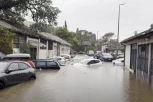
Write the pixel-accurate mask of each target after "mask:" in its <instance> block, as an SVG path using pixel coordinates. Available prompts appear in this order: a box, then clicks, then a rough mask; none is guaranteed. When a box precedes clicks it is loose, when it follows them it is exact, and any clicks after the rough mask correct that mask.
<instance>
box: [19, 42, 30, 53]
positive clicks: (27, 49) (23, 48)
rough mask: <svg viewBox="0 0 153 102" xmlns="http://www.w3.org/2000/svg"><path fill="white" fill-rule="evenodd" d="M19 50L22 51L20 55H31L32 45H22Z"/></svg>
mask: <svg viewBox="0 0 153 102" xmlns="http://www.w3.org/2000/svg"><path fill="white" fill-rule="evenodd" d="M19 49H20V53H28V54H30V45H29V44H26V43H23V44H20V46H19Z"/></svg>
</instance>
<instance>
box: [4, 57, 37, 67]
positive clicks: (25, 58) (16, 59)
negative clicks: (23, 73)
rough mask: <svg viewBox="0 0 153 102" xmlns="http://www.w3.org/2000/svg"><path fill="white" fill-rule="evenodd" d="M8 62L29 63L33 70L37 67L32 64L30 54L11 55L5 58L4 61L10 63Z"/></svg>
mask: <svg viewBox="0 0 153 102" xmlns="http://www.w3.org/2000/svg"><path fill="white" fill-rule="evenodd" d="M8 60H15V61H25V62H27V63H29V64H30V65H31V67H32V68H35V65H34V63H33V62H32V60H31V57H30V55H29V54H9V55H6V56H5V57H4V58H3V61H8Z"/></svg>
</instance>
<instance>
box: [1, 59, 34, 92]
mask: <svg viewBox="0 0 153 102" xmlns="http://www.w3.org/2000/svg"><path fill="white" fill-rule="evenodd" d="M0 66H1V67H0V89H3V88H5V87H7V86H10V85H14V84H18V83H22V82H24V81H28V80H30V79H36V73H35V69H33V68H31V66H30V65H29V64H28V63H26V62H23V61H9V62H7V61H4V62H0Z"/></svg>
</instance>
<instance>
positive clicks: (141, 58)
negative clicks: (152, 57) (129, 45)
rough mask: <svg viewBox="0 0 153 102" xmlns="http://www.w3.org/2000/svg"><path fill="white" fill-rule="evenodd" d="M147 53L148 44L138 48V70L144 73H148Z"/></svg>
mask: <svg viewBox="0 0 153 102" xmlns="http://www.w3.org/2000/svg"><path fill="white" fill-rule="evenodd" d="M148 53H149V45H148V44H144V45H139V46H138V69H139V70H141V71H144V72H146V73H148Z"/></svg>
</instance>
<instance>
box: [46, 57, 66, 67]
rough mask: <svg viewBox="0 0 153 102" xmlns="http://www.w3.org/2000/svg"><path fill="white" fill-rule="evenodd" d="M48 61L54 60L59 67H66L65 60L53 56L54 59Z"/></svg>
mask: <svg viewBox="0 0 153 102" xmlns="http://www.w3.org/2000/svg"><path fill="white" fill-rule="evenodd" d="M48 60H55V61H57V62H58V63H59V64H60V65H61V66H65V65H66V60H65V58H64V57H60V56H55V57H51V58H48Z"/></svg>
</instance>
